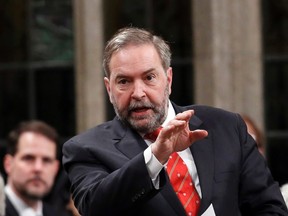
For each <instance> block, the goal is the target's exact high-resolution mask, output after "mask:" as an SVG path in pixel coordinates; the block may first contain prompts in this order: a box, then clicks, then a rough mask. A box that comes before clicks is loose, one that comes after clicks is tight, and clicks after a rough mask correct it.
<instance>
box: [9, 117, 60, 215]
mask: <svg viewBox="0 0 288 216" xmlns="http://www.w3.org/2000/svg"><path fill="white" fill-rule="evenodd" d="M7 144H8V145H7V154H6V155H5V157H4V168H5V171H6V173H7V185H6V186H5V195H6V213H5V215H6V216H57V213H56V211H55V210H54V209H53V207H52V206H50V205H48V204H47V203H45V202H43V198H44V196H45V195H47V194H48V193H49V192H50V190H51V188H52V186H53V184H54V178H55V176H56V174H57V171H58V168H59V161H58V160H57V133H56V131H55V129H53V128H52V127H50V126H49V125H47V124H46V123H44V122H41V121H28V122H22V123H20V124H19V126H18V127H17V128H15V129H14V130H13V131H11V132H10V134H9V137H8V143H7Z"/></svg>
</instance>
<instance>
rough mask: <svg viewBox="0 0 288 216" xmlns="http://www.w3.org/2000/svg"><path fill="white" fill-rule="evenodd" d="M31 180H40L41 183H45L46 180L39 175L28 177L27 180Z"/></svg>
mask: <svg viewBox="0 0 288 216" xmlns="http://www.w3.org/2000/svg"><path fill="white" fill-rule="evenodd" d="M32 181H40V182H42V183H43V184H46V181H44V180H43V179H42V178H41V177H40V176H34V177H33V178H30V179H28V181H27V182H32Z"/></svg>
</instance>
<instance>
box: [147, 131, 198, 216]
mask: <svg viewBox="0 0 288 216" xmlns="http://www.w3.org/2000/svg"><path fill="white" fill-rule="evenodd" d="M161 129H162V128H158V129H156V130H155V131H153V132H152V133H149V134H146V135H145V136H144V138H145V139H149V140H151V141H155V140H156V138H157V136H158V134H159V132H160V131H161ZM167 173H168V175H169V179H170V182H171V184H172V186H173V189H174V191H175V192H176V194H177V196H178V198H179V200H180V201H181V203H182V205H183V207H184V209H185V211H186V213H187V215H189V216H190V215H191V216H194V215H197V212H198V209H199V206H200V197H199V195H198V193H197V190H196V188H195V186H194V183H193V180H192V177H191V175H190V174H189V172H188V169H187V166H186V164H185V163H184V161H183V160H182V158H181V157H180V156H179V154H177V152H174V153H173V154H171V155H170V158H169V160H168V163H167Z"/></svg>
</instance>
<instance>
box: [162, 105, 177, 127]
mask: <svg viewBox="0 0 288 216" xmlns="http://www.w3.org/2000/svg"><path fill="white" fill-rule="evenodd" d="M175 115H176V113H175V110H174V108H173V106H172V103H171V101H170V100H169V105H168V114H167V117H166V119H165V121H164V122H163V124H162V126H166V125H167V124H168V122H169V121H170V120H172V119H173V118H174V117H175Z"/></svg>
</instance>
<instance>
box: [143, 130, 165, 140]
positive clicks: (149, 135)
mask: <svg viewBox="0 0 288 216" xmlns="http://www.w3.org/2000/svg"><path fill="white" fill-rule="evenodd" d="M162 128H163V127H159V128H157V129H156V130H154V131H152V132H151V133H147V134H145V135H144V139H147V140H150V141H152V142H154V141H155V140H156V139H157V137H158V135H159V133H160V131H161V130H162Z"/></svg>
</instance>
